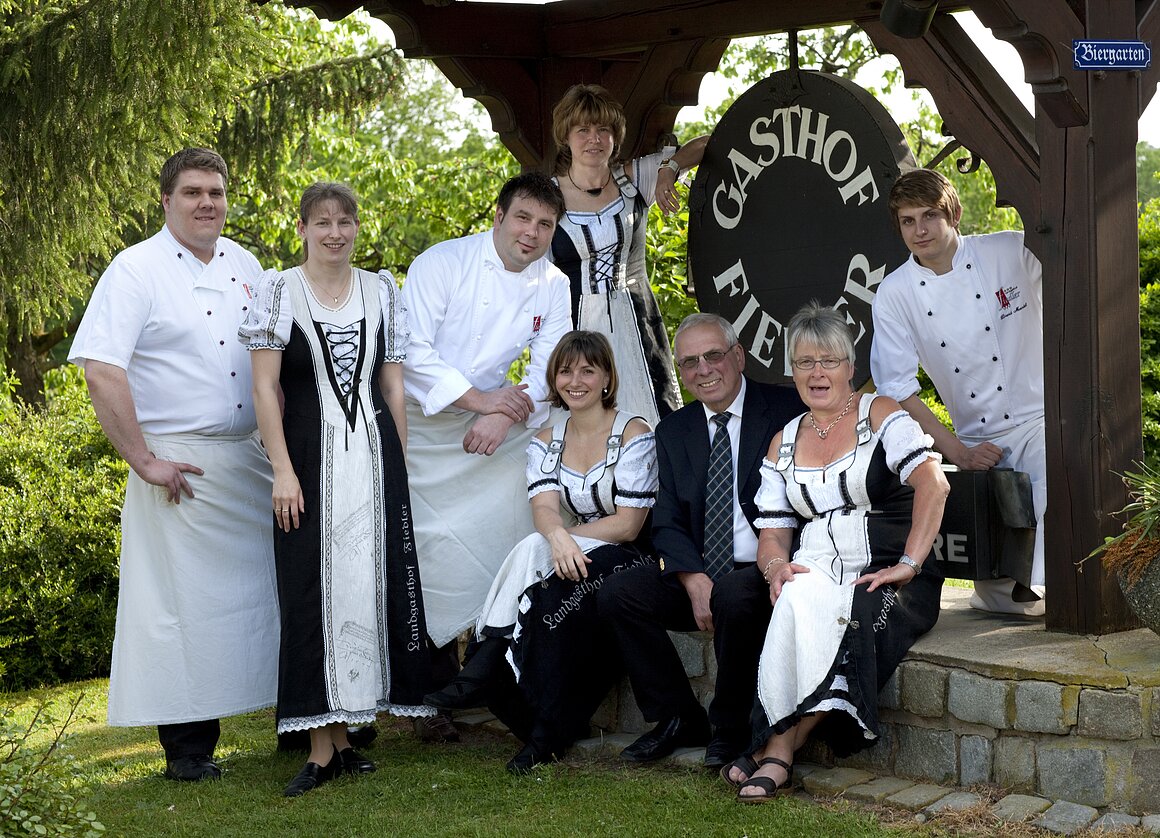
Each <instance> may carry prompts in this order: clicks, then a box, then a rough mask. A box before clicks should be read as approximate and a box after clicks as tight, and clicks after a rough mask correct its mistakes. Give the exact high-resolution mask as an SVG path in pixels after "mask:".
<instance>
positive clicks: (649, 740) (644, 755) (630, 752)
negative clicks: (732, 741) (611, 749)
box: [620, 716, 709, 762]
mask: <svg viewBox="0 0 1160 838" xmlns="http://www.w3.org/2000/svg"><path fill="white" fill-rule="evenodd" d="M708 741H709V722H708V721H707V720H706V719H705V717H704V716H701V718H699V719H694V720H692V721H689V720H688V719H685V718H683V717H682V716H673V717H671V718H668V719H665V720H664V721H662V722H661V723H660V724H658V725H657V726H656V727H654V728H653V729H652V730H650V731H649V732H648V733H646V734H645V735H644V736H642V737H640V738H639V739H637V740H636V741H635V742H633V743H632V744H631V745H629V746H628V747H627V748H625V749H624V750H623V751H621V752H620V758H621V759H623V760H627V761H628V762H653V761H654V760H658V759H664V758H665V757H667V756H669V755H670V754H671V753H672V752H673V751H675V750H676V749H677V748H695V747H697V746H700V745H704V744H705V743H706V742H708Z"/></svg>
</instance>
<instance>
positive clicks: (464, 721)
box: [455, 710, 507, 730]
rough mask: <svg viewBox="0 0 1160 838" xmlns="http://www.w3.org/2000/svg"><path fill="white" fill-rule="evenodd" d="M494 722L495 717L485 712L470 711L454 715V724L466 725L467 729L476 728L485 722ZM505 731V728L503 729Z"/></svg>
mask: <svg viewBox="0 0 1160 838" xmlns="http://www.w3.org/2000/svg"><path fill="white" fill-rule="evenodd" d="M493 721H495V716H493V715H492V714H491V713H489V712H488V711H486V710H471V711H469V712H467V713H462V714H461V713H456V714H455V724H457V725H467V726H468V727H478V726H479V725H482V724H486V723H487V722H493ZM504 729H505V730H506V729H507V728H506V727H505V728H504Z"/></svg>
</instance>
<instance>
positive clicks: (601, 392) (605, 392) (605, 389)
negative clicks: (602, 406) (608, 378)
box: [600, 387, 608, 396]
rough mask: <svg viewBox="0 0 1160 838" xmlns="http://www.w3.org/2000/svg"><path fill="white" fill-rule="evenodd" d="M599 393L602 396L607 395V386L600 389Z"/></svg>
mask: <svg viewBox="0 0 1160 838" xmlns="http://www.w3.org/2000/svg"><path fill="white" fill-rule="evenodd" d="M600 395H602V396H607V395H608V388H607V387H605V388H604V389H603V390H601V391H600Z"/></svg>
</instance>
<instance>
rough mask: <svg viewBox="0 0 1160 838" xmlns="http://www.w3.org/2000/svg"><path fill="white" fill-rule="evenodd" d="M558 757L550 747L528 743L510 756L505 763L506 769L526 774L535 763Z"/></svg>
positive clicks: (540, 763) (538, 763)
mask: <svg viewBox="0 0 1160 838" xmlns="http://www.w3.org/2000/svg"><path fill="white" fill-rule="evenodd" d="M557 759H559V757H558V756H557V755H556V753H554V752H553V750H552V749H551V748H547V747H544V746H540V745H537V744H536V743H535V742H531V743H528V744H527V745H525V746H524V749H523V750H522V751H520V752H519V753H518V754H516V755H515V756H514V757H512V758H511V759H510V760H509V761H508V764H507V770H508V771H510V772H511V773H512V774H527V773H529V772H530V771H531V770H532V769H533V768H535V767H536V766H537V765H543V764H544V763H545V762H555V761H556V760H557Z"/></svg>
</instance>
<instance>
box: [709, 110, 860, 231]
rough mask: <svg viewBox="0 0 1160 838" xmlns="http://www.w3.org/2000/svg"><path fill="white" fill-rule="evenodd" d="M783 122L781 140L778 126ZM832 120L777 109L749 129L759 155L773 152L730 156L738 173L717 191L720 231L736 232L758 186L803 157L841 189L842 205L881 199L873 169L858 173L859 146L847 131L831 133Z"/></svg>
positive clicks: (814, 113)
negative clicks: (771, 170)
mask: <svg viewBox="0 0 1160 838" xmlns="http://www.w3.org/2000/svg"><path fill="white" fill-rule="evenodd" d="M779 120H780V123H781V125H780V128H781V132H780V133H781V135H780V137H779V136H778V133H777V132H776V129H775V127H774V124H775V123H776V122H778V121H779ZM829 124H830V115H829V114H825V113H821V112H817V111H814V110H813V109H812V108H806V107H802V106H800V105H794V106H793V107H789V108H778V109H777V110H775V111H774V112H773V114H772V116H768V117H766V116H759V117H757V118H756V119H754V120H753V122H752V123H750V125H749V141H750V143H752V144H753V146H754V148H755V149H758V150H760V149H768V150H769V152H768V154H767V155H766V156H761V155H760V153H759V154H758V156H757V159H756V160H754V159H752V158H751V157H749V156H748V155H746V154H745V153H744V152H743V151H740V150H738V149H736V148H732V149H730V150H729V153H728V155H726V156H727V158H728V160H729V165H730V169H731V170H732V173H733V180H732V182H730V183H728V185H726V182H725V181H724V180H723V181H722V182H721V183H719V184H717V188H716V189H714V190H713V200H712V202H711V203H712V205H713V218H714V219H715V220H716V221H717V224H718V226H720V227H723V228H724V229H726V230H732V229H733V228H734V227H736V226H737V225H738V224H739V223H740V221H741V216H742V214H743V213H744V211H745V199H746V197H748V189H749V187H750V185H751V184H752V183H753V181H755V180H757V178H758V177H760V176H761V173H762V172H764V171H765V169H766V168H768V167H769V166H771V165H772V164H773V163H775V162H776V161H777V159H778V158H779V157H782V156H784V157H798V158H801V159H802V160H809V161H810V162H811V163H813V164H814V165H816V166H821V168H822V169H823V170H824V171H825V173H826V175H827V176H828V177H829V178H830V180H832V181H834V182H835V183H837V184H839V186H838V194H839V195H840V196H841V198H842V203H844V204H848V203H850V201H851V200H853V199H854V197H855V196H857V198H858V206H861V205H862V204H864V203H866V202H867V201H871V202H873V201H877V200H878V199H879V197H881V192H880V191H879V189H878V183H877V181H876V180H875V178H874V173H873V172H872V171H871V170H870V167H869V166H864V167H863V168H862V171H861V172H858V146H857V144H856V143H855V142H854V138H853V137H852V136H851V135H850V133H849V132H848V131H842V130H837V131H832V132H828V128H829Z"/></svg>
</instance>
